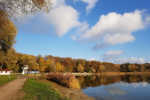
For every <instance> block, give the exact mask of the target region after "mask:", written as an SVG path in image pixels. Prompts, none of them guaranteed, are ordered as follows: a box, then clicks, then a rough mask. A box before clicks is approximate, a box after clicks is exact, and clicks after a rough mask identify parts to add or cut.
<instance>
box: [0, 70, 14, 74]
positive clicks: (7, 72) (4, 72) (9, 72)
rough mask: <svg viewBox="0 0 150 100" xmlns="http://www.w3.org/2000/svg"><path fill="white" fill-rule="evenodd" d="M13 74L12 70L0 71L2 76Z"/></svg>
mask: <svg viewBox="0 0 150 100" xmlns="http://www.w3.org/2000/svg"><path fill="white" fill-rule="evenodd" d="M11 72H12V71H10V70H7V69H6V70H2V69H0V75H10V74H11Z"/></svg>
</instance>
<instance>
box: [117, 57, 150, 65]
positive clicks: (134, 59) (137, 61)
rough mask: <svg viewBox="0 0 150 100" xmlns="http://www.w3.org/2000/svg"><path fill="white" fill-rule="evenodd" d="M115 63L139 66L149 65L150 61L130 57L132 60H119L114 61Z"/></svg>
mask: <svg viewBox="0 0 150 100" xmlns="http://www.w3.org/2000/svg"><path fill="white" fill-rule="evenodd" d="M114 62H115V63H120V64H123V63H137V64H144V63H149V61H147V60H146V59H144V58H138V57H130V58H118V59H115V60H114Z"/></svg>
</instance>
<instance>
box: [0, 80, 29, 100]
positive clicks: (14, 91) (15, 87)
mask: <svg viewBox="0 0 150 100" xmlns="http://www.w3.org/2000/svg"><path fill="white" fill-rule="evenodd" d="M25 81H26V79H16V80H14V81H12V82H10V83H8V84H6V85H4V86H2V87H0V100H16V99H17V98H18V96H20V90H21V89H22V86H23V85H24V82H25Z"/></svg>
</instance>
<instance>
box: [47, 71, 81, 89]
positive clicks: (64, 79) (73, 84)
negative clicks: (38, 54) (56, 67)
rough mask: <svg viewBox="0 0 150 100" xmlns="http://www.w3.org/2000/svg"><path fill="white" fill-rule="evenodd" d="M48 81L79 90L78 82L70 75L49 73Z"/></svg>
mask: <svg viewBox="0 0 150 100" xmlns="http://www.w3.org/2000/svg"><path fill="white" fill-rule="evenodd" d="M47 79H48V80H52V81H55V82H57V83H59V84H61V85H63V86H65V87H68V88H73V89H80V84H79V81H78V80H77V79H76V77H75V76H74V75H72V74H70V73H67V74H62V73H50V74H48V75H47Z"/></svg>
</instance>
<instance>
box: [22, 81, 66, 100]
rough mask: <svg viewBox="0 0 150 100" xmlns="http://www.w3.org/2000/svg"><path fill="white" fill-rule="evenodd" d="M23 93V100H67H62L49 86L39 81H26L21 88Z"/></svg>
mask: <svg viewBox="0 0 150 100" xmlns="http://www.w3.org/2000/svg"><path fill="white" fill-rule="evenodd" d="M23 91H24V93H25V96H24V99H23V100H67V99H62V97H61V96H60V94H59V93H58V92H57V91H55V90H54V89H52V87H51V86H50V84H46V83H43V82H41V81H39V80H34V79H28V80H27V81H26V82H25V85H24V87H23Z"/></svg>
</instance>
